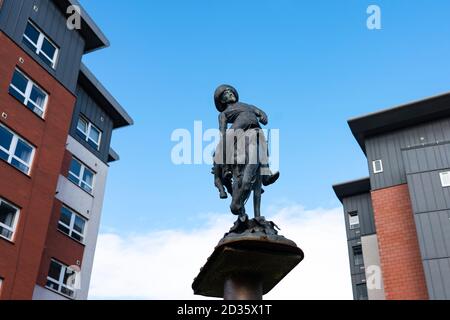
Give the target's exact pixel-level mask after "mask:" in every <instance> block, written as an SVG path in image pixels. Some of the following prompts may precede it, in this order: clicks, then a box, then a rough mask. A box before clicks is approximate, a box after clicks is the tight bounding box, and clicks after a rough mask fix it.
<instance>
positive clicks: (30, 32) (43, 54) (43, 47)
mask: <svg viewBox="0 0 450 320" xmlns="http://www.w3.org/2000/svg"><path fill="white" fill-rule="evenodd" d="M22 41H23V43H24V44H25V45H26V46H27V47H28V48H30V49H31V50H33V51H34V52H35V53H36V54H37V55H38V56H39V57H40V58H41V59H42V61H44V63H45V64H46V65H48V66H49V67H51V68H55V66H56V60H57V59H58V53H59V49H58V48H57V47H56V46H55V45H54V44H53V42H52V41H51V40H50V39H49V38H48V37H46V36H45V35H44V34H43V33H42V31H40V30H39V29H38V28H37V27H36V26H35V25H34V24H33V23H31V22H30V21H28V24H27V28H26V29H25V33H24V34H23V39H22Z"/></svg>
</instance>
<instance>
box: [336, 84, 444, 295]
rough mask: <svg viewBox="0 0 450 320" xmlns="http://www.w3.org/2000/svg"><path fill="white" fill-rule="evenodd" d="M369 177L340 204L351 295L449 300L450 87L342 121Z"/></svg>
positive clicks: (343, 191) (345, 190) (345, 189)
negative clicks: (350, 133)
mask: <svg viewBox="0 0 450 320" xmlns="http://www.w3.org/2000/svg"><path fill="white" fill-rule="evenodd" d="M348 124H349V126H350V129H351V131H352V133H353V135H354V137H355V138H356V141H357V142H358V144H359V146H360V147H361V149H362V151H363V153H364V154H365V156H366V158H367V165H368V169H369V177H367V178H363V179H359V180H354V181H350V182H345V183H340V184H337V185H335V186H333V189H334V191H335V193H336V195H337V196H338V198H339V199H340V200H341V202H342V203H343V207H344V215H345V223H346V229H347V239H348V248H349V257H350V259H349V261H350V269H351V275H352V284H353V293H354V298H355V299H433V300H434V299H439V300H441V299H450V93H446V94H442V95H439V96H435V97H431V98H428V99H424V100H421V101H416V102H413V103H409V104H406V105H402V106H399V107H395V108H391V109H387V110H383V111H380V112H376V113H372V114H369V115H366V116H362V117H358V118H355V119H351V120H349V121H348Z"/></svg>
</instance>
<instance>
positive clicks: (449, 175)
mask: <svg viewBox="0 0 450 320" xmlns="http://www.w3.org/2000/svg"><path fill="white" fill-rule="evenodd" d="M439 175H440V176H441V184H442V187H444V188H445V187H450V171H447V172H441V173H440V174H439Z"/></svg>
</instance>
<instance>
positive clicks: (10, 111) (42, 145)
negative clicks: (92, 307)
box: [0, 0, 132, 299]
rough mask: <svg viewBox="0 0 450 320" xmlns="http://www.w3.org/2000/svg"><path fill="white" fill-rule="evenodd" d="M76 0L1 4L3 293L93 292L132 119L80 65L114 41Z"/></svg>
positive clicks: (80, 295) (65, 295) (53, 295)
mask: <svg viewBox="0 0 450 320" xmlns="http://www.w3.org/2000/svg"><path fill="white" fill-rule="evenodd" d="M71 5H79V4H78V2H77V1H74V0H67V1H66V0H61V1H51V0H39V1H29V0H4V1H0V299H86V298H87V294H88V289H89V281H90V274H91V269H92V263H93V256H94V252H95V244H96V239H97V233H98V227H99V223H100V215H101V208H102V203H103V195H104V189H105V183H106V176H107V171H108V168H109V163H110V162H112V161H115V160H118V156H117V154H116V153H115V152H114V151H113V150H112V149H111V148H110V141H111V135H112V131H113V130H114V129H116V128H120V127H124V126H127V125H131V124H132V119H131V118H130V117H129V116H128V114H127V113H126V112H125V111H124V110H123V108H122V107H121V106H120V105H119V104H118V103H117V101H116V100H114V98H113V97H112V96H111V95H110V94H109V93H108V91H107V90H106V89H105V88H104V87H103V86H102V85H101V84H100V82H99V81H98V80H97V79H96V78H95V77H94V76H93V75H92V73H91V72H90V71H89V70H88V69H87V68H86V66H84V65H83V64H82V62H81V59H82V56H83V55H84V54H86V53H88V52H90V51H93V50H96V49H100V48H103V47H106V46H108V44H109V43H108V41H107V39H106V38H105V36H104V35H103V33H102V32H101V31H100V30H99V29H98V27H97V26H96V25H95V23H94V22H93V21H92V20H91V18H90V17H89V16H88V15H87V13H86V12H84V10H82V8H81V7H80V8H81V16H80V21H81V29H74V30H72V29H70V28H68V27H67V25H66V19H67V16H66V15H67V14H66V12H67V8H68V7H69V6H71Z"/></svg>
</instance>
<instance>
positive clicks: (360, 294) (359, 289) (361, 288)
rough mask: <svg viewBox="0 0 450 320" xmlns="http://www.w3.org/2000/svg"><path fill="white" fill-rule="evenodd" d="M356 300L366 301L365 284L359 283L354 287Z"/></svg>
mask: <svg viewBox="0 0 450 320" xmlns="http://www.w3.org/2000/svg"><path fill="white" fill-rule="evenodd" d="M356 299H357V300H367V299H368V294H367V286H366V284H365V283H359V284H357V285H356Z"/></svg>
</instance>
